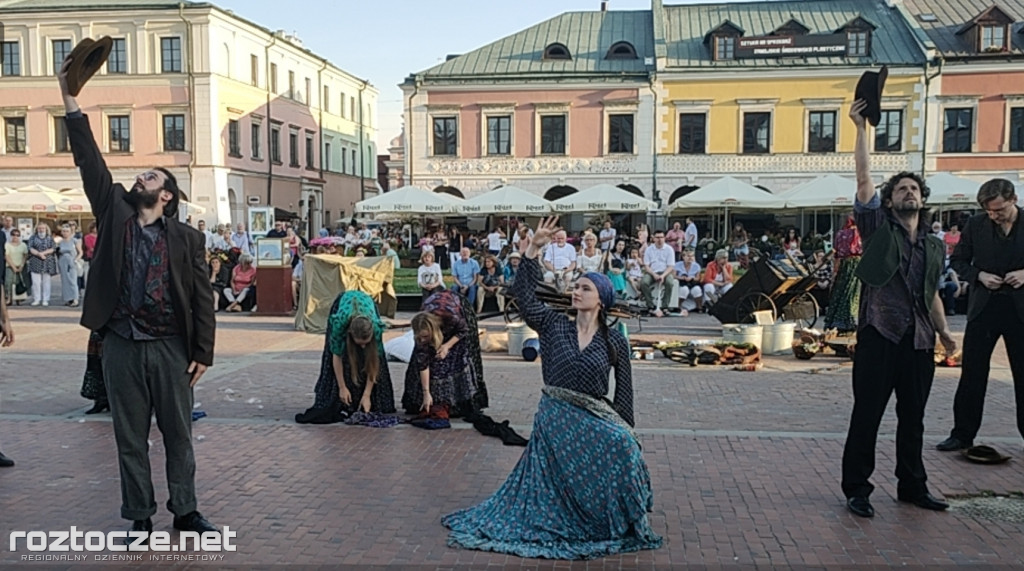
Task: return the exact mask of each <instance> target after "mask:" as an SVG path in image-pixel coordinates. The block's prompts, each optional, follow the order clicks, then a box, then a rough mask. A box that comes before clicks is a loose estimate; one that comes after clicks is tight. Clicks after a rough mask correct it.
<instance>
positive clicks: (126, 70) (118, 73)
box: [71, 34, 132, 76]
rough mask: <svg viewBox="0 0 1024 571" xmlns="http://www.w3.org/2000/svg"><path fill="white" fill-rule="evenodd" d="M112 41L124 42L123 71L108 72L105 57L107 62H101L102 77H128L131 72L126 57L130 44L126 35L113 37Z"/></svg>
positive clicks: (111, 51)
mask: <svg viewBox="0 0 1024 571" xmlns="http://www.w3.org/2000/svg"><path fill="white" fill-rule="evenodd" d="M113 39H114V40H115V41H116V40H123V41H124V71H116V72H114V71H110V69H109V68H110V57H109V56H108V57H107V61H105V62H103V68H102V73H103V75H113V76H124V75H128V74H130V73H131V72H132V67H131V62H129V61H128V56H129V55H130V54H131V53H132V47H131V43H130V42H129V39H128V35H127V34H125V35H123V36H113ZM71 49H74V48H73V47H72V48H71ZM110 53H114V50H113V45H111V50H110Z"/></svg>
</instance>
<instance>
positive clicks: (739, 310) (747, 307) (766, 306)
mask: <svg viewBox="0 0 1024 571" xmlns="http://www.w3.org/2000/svg"><path fill="white" fill-rule="evenodd" d="M755 311H771V312H772V319H775V318H776V317H777V316H778V310H777V309H776V308H775V302H774V301H772V298H770V297H768V295H767V294H764V293H760V292H755V293H748V294H747V295H745V296H743V297H742V298H740V302H739V303H737V304H736V323H753V322H754V312H755Z"/></svg>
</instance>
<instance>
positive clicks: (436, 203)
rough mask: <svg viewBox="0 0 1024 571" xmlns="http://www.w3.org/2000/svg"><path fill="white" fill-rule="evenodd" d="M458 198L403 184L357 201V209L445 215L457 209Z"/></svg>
mask: <svg viewBox="0 0 1024 571" xmlns="http://www.w3.org/2000/svg"><path fill="white" fill-rule="evenodd" d="M457 200H458V199H457V198H455V197H453V196H450V195H447V194H443V193H438V192H430V191H429V190H424V189H422V188H418V187H415V186H403V187H400V188H396V189H395V190H392V191H389V192H385V193H384V194H379V195H377V196H374V197H373V198H367V199H366V200H361V201H359V202H357V203H356V205H355V211H356V212H357V213H359V214H409V215H414V214H436V215H441V216H443V215H445V214H451V213H454V212H456V211H457V206H456V205H457V202H456V201H457Z"/></svg>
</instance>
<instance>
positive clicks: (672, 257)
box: [640, 230, 677, 317]
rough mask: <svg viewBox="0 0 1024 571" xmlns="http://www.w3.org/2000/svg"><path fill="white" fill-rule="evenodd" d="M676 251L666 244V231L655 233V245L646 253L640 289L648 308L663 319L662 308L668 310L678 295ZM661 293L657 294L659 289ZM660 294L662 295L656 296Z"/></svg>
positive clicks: (649, 247)
mask: <svg viewBox="0 0 1024 571" xmlns="http://www.w3.org/2000/svg"><path fill="white" fill-rule="evenodd" d="M675 263H676V251H675V250H673V249H672V246H669V245H668V244H666V243H665V231H664V230H655V231H654V244H652V245H650V246H648V247H647V250H645V251H644V278H643V281H641V282H640V289H641V291H643V294H644V301H646V302H647V308H648V309H651V310H653V312H654V316H655V317H662V316H664V315H665V314H664V313H662V311H661V308H662V307H664V308H665V309H668V308H669V307H670V306H671V305H672V296H673V295H676V294H675V293H674V292H675V287H676V285H677V283H676V278H675V275H674V273H675ZM659 287H660V288H661V291H660V292H656V290H657V288H659ZM655 293H660V295H657V296H656V295H655Z"/></svg>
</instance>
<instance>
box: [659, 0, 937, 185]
mask: <svg viewBox="0 0 1024 571" xmlns="http://www.w3.org/2000/svg"><path fill="white" fill-rule="evenodd" d="M652 9H653V13H654V14H653V15H654V18H653V20H654V25H655V34H656V35H659V34H660V35H661V37H660V38H658V39H659V40H660V41H657V40H656V44H655V45H656V49H657V52H656V56H657V60H658V61H657V69H658V71H657V80H656V82H655V85H656V89H657V91H658V105H657V109H658V116H657V117H656V125H657V139H656V144H657V148H658V151H657V163H658V165H657V170H658V187H659V188H660V189H661V193H662V194H661V198H662V200H666V201H672V200H674V199H675V198H677V197H678V196H681V195H682V194H685V193H686V192H687V191H688V190H690V189H692V188H694V187H699V186H703V185H705V184H707V183H708V182H711V181H712V180H715V179H717V178H720V177H722V176H726V175H729V176H734V177H737V178H739V179H741V180H745V181H747V182H750V183H751V184H755V185H758V186H761V187H763V188H766V189H769V190H771V191H772V192H774V193H779V192H783V191H785V190H788V189H789V188H791V187H793V186H795V185H797V184H800V183H802V182H806V181H809V180H812V179H814V178H817V177H819V176H821V175H825V174H838V175H842V176H852V175H853V172H854V165H853V147H854V137H855V132H854V129H853V125H852V123H851V122H850V120H849V118H848V114H849V110H850V105H851V104H852V103H853V96H854V88H855V86H856V84H857V80H858V78H859V77H860V75H861V74H862V73H863V72H864V71H867V70H869V69H874V70H877V69H879V68H880V67H881V66H882V65H883V64H884V65H886V66H888V69H889V78H888V81H887V83H886V86H885V94H884V97H883V100H882V109H883V114H882V122H881V123H880V124H879V126H878V127H877V128H876V129H875V130H873V131H869V133H873V138H874V140H873V141H872V142H871V147H872V152H873V154H874V156H873V158H872V166H873V172H874V173H875V175H876V176H877V177H878V178H879V180H881V178H882V177H884V176H887V175H889V174H892V173H894V172H898V171H902V170H920V168H921V165H922V164H923V163H922V155H921V149H922V147H923V144H922V141H923V135H924V134H923V132H922V125H923V124H924V120H923V117H922V115H923V113H924V111H923V109H924V108H923V105H922V101H923V99H924V89H925V72H926V68H925V54H924V52H923V50H922V49H921V48H920V47H919V44H918V43H917V41H916V40H915V37H914V34H913V32H912V31H911V30H910V29H909V28H908V26H907V24H906V22H905V20H903V18H902V17H901V15H900V14H899V12H898V10H897V9H896V8H890V7H888V6H887V5H886V4H884V3H882V2H878V1H875V0H830V1H818V2H749V3H737V4H700V5H680V6H663V5H662V4H661V2H660V0H655V1H654V2H653V5H652Z"/></svg>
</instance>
